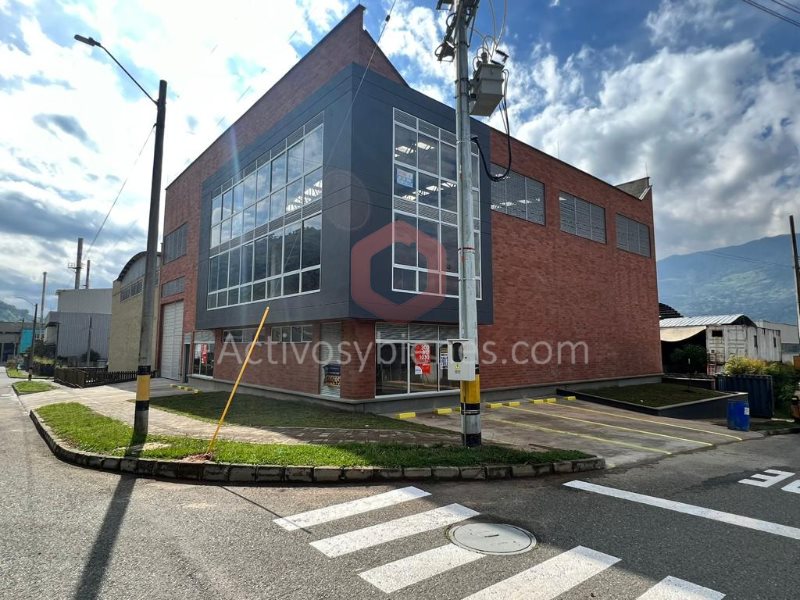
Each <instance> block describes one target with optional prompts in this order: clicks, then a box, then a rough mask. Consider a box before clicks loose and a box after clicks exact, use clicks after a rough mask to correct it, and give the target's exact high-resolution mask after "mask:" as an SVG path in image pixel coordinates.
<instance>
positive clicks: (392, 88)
mask: <svg viewBox="0 0 800 600" xmlns="http://www.w3.org/2000/svg"><path fill="white" fill-rule="evenodd" d="M363 10H364V9H363V7H360V6H359V7H357V8H356V9H355V10H354V11H353V12H351V13H350V14H349V15H348V16H347V17H345V18H344V20H343V21H342V22H341V23H339V24H338V25H337V26H336V27H335V28H334V29H333V30H332V31H331V32H330V33H329V34H328V35H327V36H326V37H325V38H323V39H322V40H321V41H320V42H319V44H318V45H317V46H316V47H314V48H313V49H312V50H310V51H309V52H308V53H307V55H306V56H305V57H304V58H303V59H302V60H301V61H300V62H298V63H297V65H295V66H294V67H293V68H292V69H291V70H290V71H289V72H288V73H287V74H286V75H285V76H284V77H283V78H282V79H281V80H280V81H278V82H277V83H276V84H275V85H274V86H273V87H272V88H271V89H270V90H269V91H267V92H266V93H265V94H264V96H262V97H261V98H260V99H259V100H258V101H257V102H256V103H255V104H254V105H253V106H252V107H251V108H250V109H249V110H248V111H247V112H246V113H245V114H244V115H243V116H242V117H241V118H240V119H239V120H238V121H237V122H236V123H234V124H233V125H232V126H231V127H230V128H229V129H228V130H227V131H226V132H224V133H223V134H222V135H221V136H220V137H219V138H218V139H217V140H216V141H215V142H214V143H213V144H212V145H211V146H210V147H209V148H207V149H206V150H205V151H204V152H203V153H202V154H201V155H200V156H199V157H198V158H197V159H196V160H194V162H192V163H191V164H190V165H189V166H188V167H187V168H186V170H185V171H184V172H183V173H181V174H180V175H179V176H178V177H177V178H176V179H175V180H174V181H173V182H172V183H170V185H169V186H168V187H167V196H166V209H165V217H164V218H165V222H164V231H165V236H164V247H163V248H164V259H163V265H162V271H161V278H162V281H173V280H178V279H181V280H182V285H181V286H180V291H176V293H174V294H172V295H169V296H164V295H163V294H162V297H161V306H160V313H161V314H160V323H161V326H160V330H161V332H162V333H161V340H160V345H159V361H160V362H159V368H160V370H161V372H162V374H166V373H177V374H178V375H177V377H181V378H191V379H192V380H193V381H194V382H195V383H197V384H198V385H203V384H205V385H206V386H207V387H229V386H230V384H231V382H232V381H233V380H235V378H236V376H237V374H238V371H239V366H240V364H241V363H240V358H241V357H243V356H244V352H245V351H246V347H247V343H248V342H249V341H250V340H252V339H253V336H254V331H255V327H256V325H257V324H258V322H259V320H260V318H261V316H262V314H263V312H264V309H265V307H266V306H267V305H268V306H269V308H270V313H269V318H268V321H267V327H266V330H265V331H264V333H263V334H262V339H261V342H262V343H260V344H259V345H258V346H257V347H256V349H255V352H254V364H253V365H251V366H250V367H249V368H248V370H247V372H246V373H245V376H244V379H243V385H245V387H246V389H249V390H262V391H266V392H269V393H273V394H275V393H281V394H294V395H302V396H311V397H322V398H338V399H339V400H340V401H342V402H349V403H353V404H359V403H369V402H374V401H376V400H377V401H386V402H389V401H391V400H398V399H402V398H407V397H414V398H417V399H422V398H426V399H429V401H430V402H433V403H436V402H438V401H439V399H441V398H448V397H450V396H452V394H454V393H455V391H454V388H455V387H456V386H455V385H454V384H453V383H452V382H450V381H449V379H448V377H447V369H448V365H447V359H446V349H447V340H448V339H451V338H454V337H457V336H458V335H457V333H458V298H457V289H458V262H457V248H458V235H457V226H456V225H457V212H456V201H455V180H456V158H455V157H456V148H455V141H456V140H455V135H454V133H453V132H454V125H455V114H454V111H453V109H451V108H450V107H448V106H446V105H444V104H442V103H440V102H437V101H435V100H433V99H431V98H429V97H427V96H425V95H424V94H422V93H420V92H418V91H416V90H414V89H412V88H411V87H410V86H409V85H408V84H407V83H406V82H405V80H404V79H403V77H402V76H401V75H400V73H399V72H398V71H397V69H396V68H395V67H394V66H392V64H391V63H390V62H389V60H388V59H387V58H386V56H385V55H384V54H383V53H382V52H381V50H380V49H379V48H377V46H376V45H375V43H374V41H373V40H372V38H371V37H370V36H369V34H368V33H367V32H366V31H365V30H364V29H363ZM366 67H369V68H366ZM472 132H473V135H476V136H477V138H478V144H479V145H480V148H481V149H482V151H483V153H484V154H485V155H486V159H487V162H489V163H491V166H490V168H491V169H493V170H494V172H500V171H502V169H503V166H504V165H506V164H507V162H508V151H507V138H506V136H505V134H504V133H502V132H498V131H495V130H493V129H491V128H489V127H488V126H486V125H485V124H483V123H481V122H478V121H473V123H472ZM511 152H512V156H513V166H512V173H511V175H510V176H509V177H508V179H506V180H504V181H501V182H498V183H494V182H492V180H490V178H489V176H488V175H487V174H486V172H485V171H484V170H483V169H479V168H478V166H479V158H478V152H477V146H476V145H474V144H473V181H472V186H473V188H472V194H473V202H474V206H475V229H476V236H475V245H476V249H477V251H478V255H479V258H478V265H477V275H478V289H477V292H478V299H479V300H478V320H479V336H480V342H481V344H482V347H481V366H480V369H481V384H482V387H483V389H485V390H494V392H495V393H498V394H500V393H506V394H516V393H519V390H521V389H528V388H534V387H538V386H553V385H556V384H559V383H566V382H578V381H597V380H608V381H630V380H637V379H642V378H647V377H652V376H654V375H658V374H659V373H660V372H661V357H660V343H659V326H658V320H659V318H658V317H659V315H658V311H657V309H656V307H657V306H658V298H657V289H656V269H655V258H654V241H653V207H652V189H651V186H650V184H649V180H648V179H641V180H637V181H633V182H629V183H626V184H623V185H620V186H613V185H610V184H608V183H606V182H603V181H601V180H600V179H597V178H596V177H593V176H592V175H590V174H588V173H585V172H583V171H581V170H579V169H577V168H575V167H572V166H570V165H568V164H566V163H564V162H561V161H559V160H558V159H556V158H554V157H552V156H549V155H547V154H545V153H543V152H540V151H538V150H536V149H534V148H532V147H530V146H528V145H526V144H524V143H523V142H520V141H518V140H513V139H512V140H511ZM177 344H180V345H181V351H180V352H179V353H177V354H176V353H175V352H173V351H170V350H169V347H170V345H172V347H174V346H175V345H177Z"/></svg>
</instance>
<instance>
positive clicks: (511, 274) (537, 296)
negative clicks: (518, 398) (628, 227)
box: [479, 131, 661, 388]
mask: <svg viewBox="0 0 800 600" xmlns="http://www.w3.org/2000/svg"><path fill="white" fill-rule="evenodd" d="M512 152H513V169H514V171H516V172H518V173H521V174H523V175H527V176H528V177H531V178H534V179H537V180H539V181H541V182H543V183H544V185H545V202H546V226H541V225H537V224H534V223H529V222H527V221H524V220H522V219H518V218H516V217H511V216H508V215H504V214H501V213H497V212H495V211H492V252H493V282H494V323H493V324H492V325H487V326H481V327H480V330H479V337H480V340H481V344H483V343H484V342H487V341H493V342H495V344H496V347H495V348H494V349H493V352H494V353H495V354H496V357H497V358H496V360H494V362H493V363H492V357H491V355H490V354H489V353H483V354H482V356H481V383H482V385H483V386H484V387H486V388H498V387H506V386H522V385H530V384H538V383H547V382H563V381H570V380H577V379H600V378H607V377H608V378H610V377H625V376H634V375H645V374H653V373H659V372H661V349H660V342H659V326H658V291H657V287H656V265H655V257H654V256H653V257H651V258H646V257H643V256H639V255H638V254H632V253H630V252H625V251H623V250H618V249H617V247H616V231H615V228H616V224H615V219H616V214H617V213H621V214H624V215H625V216H627V217H630V218H632V219H635V220H637V221H639V222H642V223H645V224H646V225H648V226H649V227H650V232H651V248H653V250H654V248H655V243H654V240H653V237H652V234H653V205H652V193H651V192H648V194H647V195H646V196H645V198H644V199H643V200H639V199H638V198H635V197H633V196H631V195H629V194H626V193H625V192H622V191H621V190H619V189H617V188H615V187H613V186H610V185H608V184H606V183H604V182H602V181H600V180H599V179H596V178H594V177H592V176H591V175H588V174H586V173H584V172H582V171H580V170H578V169H576V168H574V167H571V166H570V165H567V164H566V163H563V162H561V161H559V160H558V159H555V158H553V157H551V156H548V155H546V154H544V153H542V152H539V151H537V150H535V149H533V148H530V147H529V146H526V145H524V144H522V143H519V142H516V141H514V142H513V145H512ZM506 156H507V152H506V140H505V137H504V136H503V135H501V134H498V133H497V132H494V131H493V132H492V161H493V162H495V163H497V164H500V165H503V164H505V161H506ZM560 191H565V192H568V193H570V194H572V195H575V196H578V197H580V198H582V199H584V200H587V201H589V202H592V203H594V204H598V205H600V206H603V207H604V208H605V209H606V215H605V216H606V237H607V243H605V244H601V243H598V242H594V241H591V240H587V239H584V238H581V237H578V236H575V235H572V234H569V233H564V232H562V231H561V230H560V215H559V199H558V196H559V192H560ZM653 254H655V253H654V252H653ZM516 342H520V344H519V345H518V346H517V356H518V357H519V358H524V357H527V359H528V361H527V364H514V357H513V345H514V344H515V343H516ZM537 342H538V343H539V345H538V346H536V350H537V354H536V360H537V361H539V362H542V363H544V362H545V361H546V359H547V356H548V345H549V347H550V348H551V349H552V355H553V359H552V360H551V361H549V362H547V363H546V364H536V363H535V362H534V360H533V357H532V355H531V352H532V350H533V348H534V344H537ZM565 342H572V343H575V344H577V343H579V342H584V343H585V344H586V347H587V348H588V363H586V364H584V361H583V358H584V354H583V352H582V351H581V348H582V347H580V348H578V352H577V356H578V359H579V360H578V361H577V364H571V363H572V360H571V358H572V357H571V350H570V348H569V347H568V346H562V352H561V356H562V363H561V364H559V363H558V354H559V353H558V344H559V343H562V344H563V343H565ZM523 344H526V345H525V346H523ZM504 361H505V362H504Z"/></svg>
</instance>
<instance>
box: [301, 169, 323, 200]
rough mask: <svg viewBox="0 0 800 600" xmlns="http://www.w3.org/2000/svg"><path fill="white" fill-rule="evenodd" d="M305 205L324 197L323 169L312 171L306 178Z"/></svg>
mask: <svg viewBox="0 0 800 600" xmlns="http://www.w3.org/2000/svg"><path fill="white" fill-rule="evenodd" d="M303 187H304V188H305V190H304V194H305V203H306V204H308V203H309V202H313V201H314V200H319V199H320V198H321V197H322V169H317V170H316V171H312V172H311V173H309V174H308V175H306V178H305V185H304V186H303Z"/></svg>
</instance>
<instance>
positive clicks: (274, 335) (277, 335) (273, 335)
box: [270, 327, 281, 344]
mask: <svg viewBox="0 0 800 600" xmlns="http://www.w3.org/2000/svg"><path fill="white" fill-rule="evenodd" d="M270 340H272V341H273V342H275V343H276V344H278V343H280V341H281V328H280V327H273V328H272V330H271V331H270Z"/></svg>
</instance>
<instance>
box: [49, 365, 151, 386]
mask: <svg viewBox="0 0 800 600" xmlns="http://www.w3.org/2000/svg"><path fill="white" fill-rule="evenodd" d="M54 380H55V381H56V383H61V384H63V385H68V386H70V387H79V388H85V387H92V386H96V385H108V384H111V383H123V382H125V381H136V371H107V370H106V369H105V368H89V367H85V368H81V369H72V368H56V369H55V375H54Z"/></svg>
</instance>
